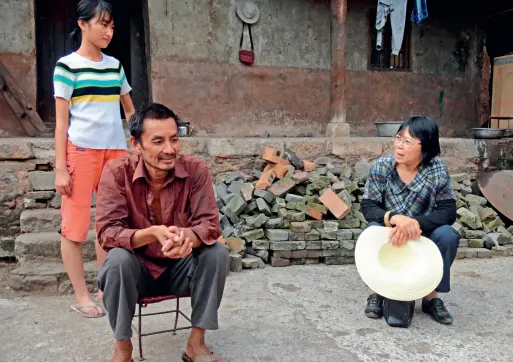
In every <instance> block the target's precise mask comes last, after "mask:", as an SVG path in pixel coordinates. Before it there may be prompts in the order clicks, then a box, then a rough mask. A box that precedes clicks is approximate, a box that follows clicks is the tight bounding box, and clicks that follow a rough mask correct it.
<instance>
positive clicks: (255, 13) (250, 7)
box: [237, 0, 260, 24]
mask: <svg viewBox="0 0 513 362" xmlns="http://www.w3.org/2000/svg"><path fill="white" fill-rule="evenodd" d="M237 15H238V16H239V18H240V19H241V20H242V21H243V22H245V23H246V24H255V23H256V22H257V21H258V18H259V17H260V10H258V6H257V5H256V4H255V3H254V2H253V1H251V0H242V1H239V3H238V4H237Z"/></svg>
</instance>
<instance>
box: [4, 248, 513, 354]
mask: <svg viewBox="0 0 513 362" xmlns="http://www.w3.org/2000/svg"><path fill="white" fill-rule="evenodd" d="M512 274H513V259H512V258H493V259H474V260H457V261H456V262H455V266H454V267H453V292H452V293H450V294H449V295H447V296H446V297H445V301H446V305H447V307H448V309H449V310H450V311H451V312H452V313H453V315H454V318H455V322H454V324H453V325H452V326H443V325H440V324H437V323H435V322H434V321H432V320H431V319H430V317H428V316H426V315H424V314H423V313H422V312H421V311H420V303H419V302H417V307H416V315H415V317H414V320H413V323H412V326H411V327H410V328H409V329H395V328H390V327H388V326H387V325H386V323H385V321H384V320H383V319H381V320H377V321H376V320H370V319H367V318H366V317H365V316H364V315H363V308H364V305H365V299H366V297H367V294H368V290H367V288H366V287H365V286H364V285H363V284H362V282H361V281H360V278H359V276H358V274H357V272H356V269H355V267H354V266H325V265H317V266H296V267H287V268H272V267H268V268H266V269H260V270H253V271H244V272H242V273H239V274H231V275H230V276H229V278H228V282H227V289H226V292H225V298H224V300H223V303H222V306H221V309H220V324H221V329H220V330H219V331H216V332H210V333H208V334H207V341H208V344H209V345H210V346H211V348H212V349H213V350H214V351H215V352H217V353H219V354H221V355H223V356H225V357H226V359H227V361H232V362H233V361H237V362H250V361H284V362H285V361H290V362H292V361H293V362H300V361H305V362H306V361H308V362H311V361H337V362H338V361H351V362H355V361H365V362H370V361H372V362H374V361H423V362H424V361H437V362H439V361H465V362H473V361H476V362H478V361H479V362H485V361H511V360H513V322H512V320H513V303H512V301H513V288H512V285H513V284H512V283H511V281H510V282H508V281H507V279H509V278H511V275H512ZM4 294H5V295H9V294H11V293H8V291H7V290H6V291H5V293H4ZM71 302H72V297H70V296H65V297H36V296H29V297H13V296H12V294H11V296H8V297H4V298H2V299H0V325H1V326H2V343H0V356H2V357H1V360H2V361H4V362H11V361H12V362H14V361H16V362H22V361H52V362H53V361H55V362H57V361H63V362H72V361H80V362H83V361H108V360H109V357H110V356H111V351H112V343H113V339H112V334H111V331H110V329H109V326H108V324H107V319H106V318H100V319H89V320H86V319H84V318H82V317H80V316H79V315H78V314H76V313H74V312H70V311H69V304H70V303H71ZM185 304H187V305H188V304H189V303H185ZM161 308H162V305H159V306H158V307H157V308H150V309H152V310H156V309H161ZM186 310H187V311H190V308H189V307H188V306H187V308H186ZM163 319H164V318H163V317H162V316H160V317H146V319H145V320H143V323H144V321H145V323H144V324H143V327H144V328H145V329H146V330H150V329H152V328H155V327H162V326H164V322H167V320H166V321H163ZM186 338H187V332H184V331H182V332H179V333H178V335H176V336H173V335H171V334H162V335H157V336H149V337H145V338H144V339H143V347H144V350H145V356H146V358H147V360H148V361H173V362H174V361H181V359H180V356H181V353H182V351H183V348H184V345H185V342H186ZM133 341H134V346H135V351H134V356H138V349H137V343H135V342H136V339H135V338H134V339H133ZM135 360H137V359H135Z"/></svg>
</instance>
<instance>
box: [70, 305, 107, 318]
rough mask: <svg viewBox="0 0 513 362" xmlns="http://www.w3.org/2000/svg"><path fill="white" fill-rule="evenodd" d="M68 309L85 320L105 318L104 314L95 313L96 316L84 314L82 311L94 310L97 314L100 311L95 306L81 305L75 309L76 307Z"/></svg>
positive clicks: (71, 306) (72, 306)
mask: <svg viewBox="0 0 513 362" xmlns="http://www.w3.org/2000/svg"><path fill="white" fill-rule="evenodd" d="M70 308H71V310H73V311H75V312H77V313H78V314H80V315H81V316H83V317H86V318H100V317H103V316H105V312H102V313H97V314H92V313H86V312H84V309H95V310H96V311H97V312H99V311H100V310H99V309H98V306H97V305H83V306H81V307H77V306H76V305H70Z"/></svg>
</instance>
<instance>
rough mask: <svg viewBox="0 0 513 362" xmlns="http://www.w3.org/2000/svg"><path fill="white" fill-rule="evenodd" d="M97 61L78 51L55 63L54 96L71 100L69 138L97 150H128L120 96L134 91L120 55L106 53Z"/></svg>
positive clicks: (80, 144)
mask: <svg viewBox="0 0 513 362" xmlns="http://www.w3.org/2000/svg"><path fill="white" fill-rule="evenodd" d="M102 55H103V60H102V61H101V62H94V61H91V60H89V59H86V58H84V57H82V56H80V55H78V54H76V53H71V54H70V55H67V56H65V57H62V58H61V59H59V61H58V62H57V65H56V66H55V72H54V76H53V84H54V91H55V93H54V95H55V97H61V98H64V99H67V100H69V111H70V122H69V128H68V139H69V140H70V141H71V142H72V143H73V144H74V145H77V146H81V147H86V148H94V149H126V148H127V144H126V138H125V133H124V131H123V124H122V120H121V109H120V102H119V99H120V95H123V94H126V93H128V92H130V91H131V89H132V88H130V85H129V84H128V82H127V80H126V76H125V72H124V70H123V66H122V65H121V63H120V62H119V60H117V59H116V58H113V57H110V56H108V55H105V54H102Z"/></svg>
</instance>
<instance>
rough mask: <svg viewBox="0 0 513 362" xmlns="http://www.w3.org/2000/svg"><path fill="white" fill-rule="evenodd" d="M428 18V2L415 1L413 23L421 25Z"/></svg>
mask: <svg viewBox="0 0 513 362" xmlns="http://www.w3.org/2000/svg"><path fill="white" fill-rule="evenodd" d="M427 17H428V11H427V4H426V0H413V11H412V12H411V21H413V22H414V23H415V24H417V25H419V24H421V23H422V22H423V21H424V20H426V19H427Z"/></svg>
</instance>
